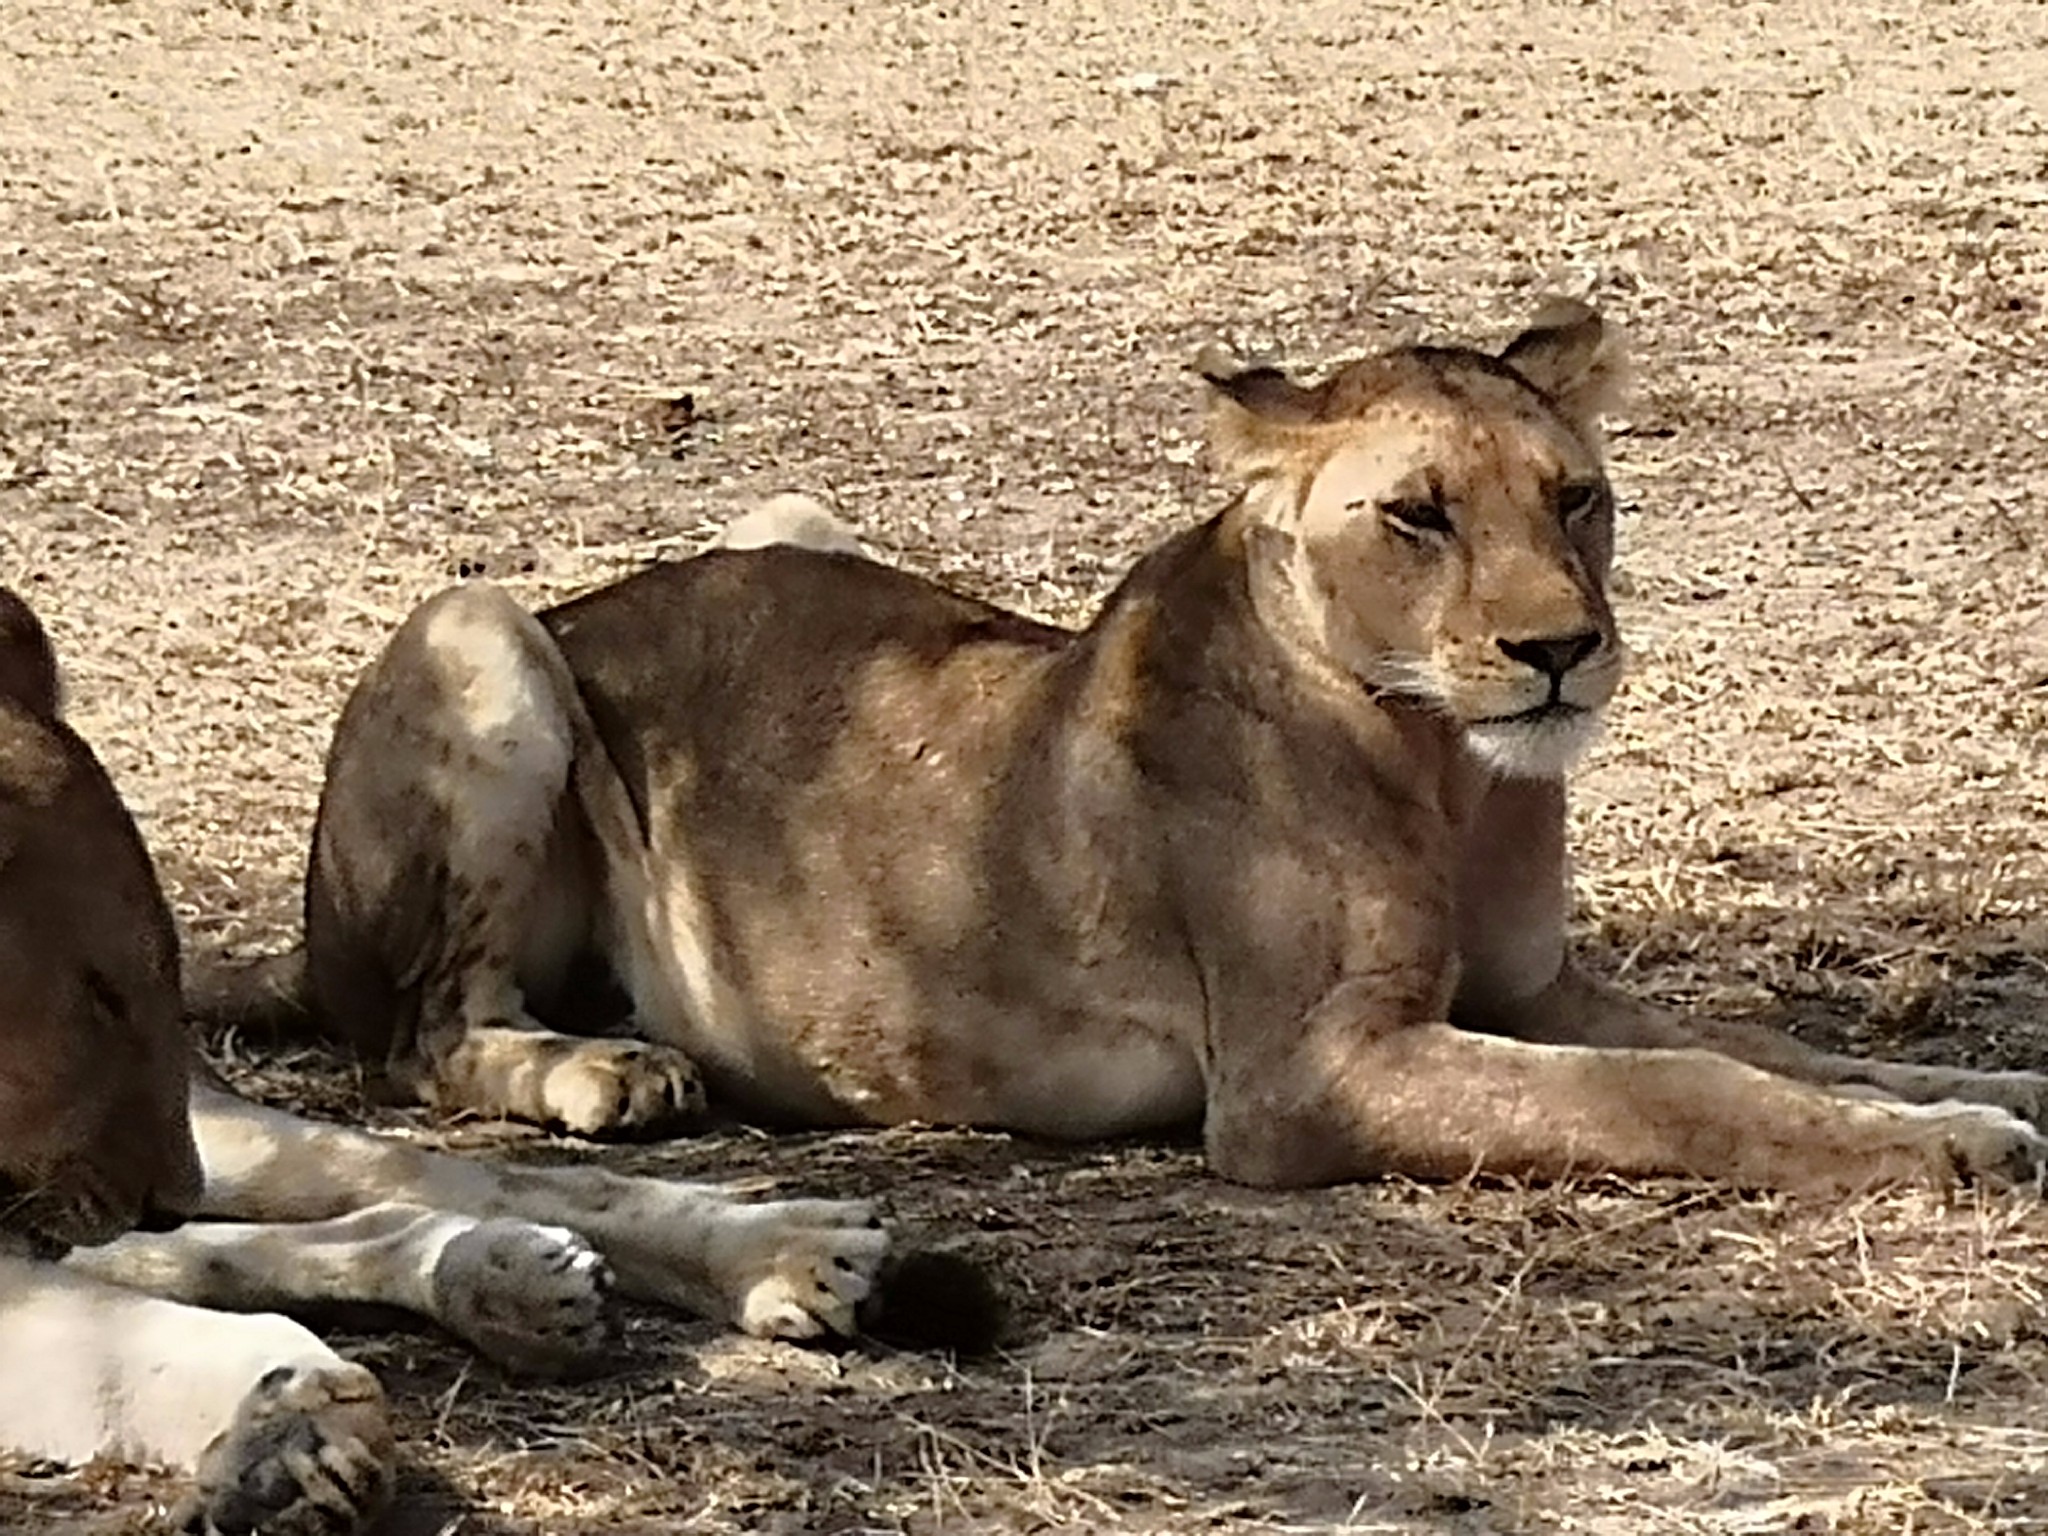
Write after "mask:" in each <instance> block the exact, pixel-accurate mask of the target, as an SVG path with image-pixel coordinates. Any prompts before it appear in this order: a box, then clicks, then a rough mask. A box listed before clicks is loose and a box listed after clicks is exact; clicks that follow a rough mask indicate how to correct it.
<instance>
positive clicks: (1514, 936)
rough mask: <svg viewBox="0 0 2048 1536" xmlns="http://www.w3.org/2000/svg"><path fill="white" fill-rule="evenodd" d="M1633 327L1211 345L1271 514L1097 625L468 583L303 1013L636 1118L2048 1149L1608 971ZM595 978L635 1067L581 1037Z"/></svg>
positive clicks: (1790, 1159) (1334, 1145)
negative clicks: (1606, 905) (550, 599)
mask: <svg viewBox="0 0 2048 1536" xmlns="http://www.w3.org/2000/svg"><path fill="white" fill-rule="evenodd" d="M1616 354H1617V347H1616V344H1615V340H1614V338H1613V336H1612V335H1611V334H1610V332H1609V331H1608V329H1607V328H1606V327H1605V326H1604V325H1603V323H1602V321H1601V319H1600V318H1599V317H1598V316H1597V315H1596V314H1594V313H1592V312H1591V311H1589V310H1584V309H1567V310H1565V311H1561V312H1559V313H1557V314H1554V315H1552V316H1550V317H1548V318H1545V319H1543V320H1541V321H1540V322H1539V323H1538V324H1537V325H1536V326H1535V327H1534V328H1532V329H1530V330H1529V331H1527V332H1526V333H1524V334H1522V335H1520V336H1518V337H1517V338H1515V340H1514V341H1513V342H1511V343H1510V344H1509V345H1508V346H1507V347H1506V348H1505V350H1503V351H1502V352H1501V353H1500V354H1499V355H1497V356H1495V355H1489V354H1486V353H1483V352H1479V351H1472V350H1466V349H1462V348H1440V347H1406V348H1401V349H1399V350H1395V351H1392V352H1389V353H1386V354H1385V355H1383V356H1378V357H1373V358H1369V359H1367V360H1365V361H1362V362H1357V363H1354V364H1352V365H1350V366H1348V367H1345V368H1342V369H1339V370H1338V371H1336V372H1334V373H1333V374H1331V375H1330V376H1329V377H1328V378H1326V379H1324V380H1323V381H1322V382H1321V383H1319V384H1315V385H1303V384H1298V383H1296V382H1294V381H1292V380H1290V379H1289V378H1287V377H1286V376H1285V375H1283V374H1282V373H1280V372H1278V371H1276V370H1272V369H1267V368H1252V369H1226V368H1220V367H1219V368H1213V369H1211V370H1210V379H1209V382H1210V384H1211V385H1212V386H1213V390H1214V423H1213V437H1214V449H1215V455H1216V458H1217V459H1218V461H1219V462H1220V464H1221V466H1222V468H1223V469H1224V470H1225V471H1226V472H1227V473H1228V474H1229V475H1230V476H1231V477H1232V478H1234V479H1235V480H1236V481H1237V482H1238V483H1239V484H1240V485H1241V487H1242V492H1241V494H1240V495H1239V496H1238V497H1237V499H1236V500H1235V501H1234V502H1233V503H1231V504H1230V505H1229V506H1228V507H1227V508H1226V509H1225V510H1224V511H1222V512H1221V513H1220V514H1218V515H1217V516H1215V517H1213V518H1212V519H1210V520H1209V521H1208V522H1205V523H1203V524H1202V525H1201V526H1199V527H1196V528H1191V529H1189V530H1187V531H1185V532H1183V533H1180V534H1177V535H1176V536H1174V537H1173V538H1171V539H1169V540H1167V541H1166V542H1165V543H1164V544H1162V545H1161V546H1160V547H1159V548H1157V549H1155V550H1154V551H1153V552H1152V553H1151V554H1149V555H1148V556H1147V557H1146V558H1145V559H1143V560H1142V561H1141V562H1140V563H1139V564H1138V565H1137V567H1136V568H1135V569H1134V570H1133V571H1132V572H1131V573H1130V575H1129V576H1128V577H1127V578H1126V579H1125V581H1124V582H1123V583H1122V585H1121V586H1120V587H1118V588H1117V590H1116V591H1115V592H1114V594H1113V595H1111V597H1110V598H1109V599H1108V601H1107V602H1106V603H1105V604H1104V605H1103V607H1102V609H1101V611H1100V613H1099V614H1098V615H1097V616H1096V618H1095V620H1094V622H1092V623H1091V624H1089V625H1088V627H1087V628H1085V629H1083V630H1081V631H1079V632H1072V633H1070V632H1068V631H1066V630H1064V629H1058V628H1053V627H1050V626H1048V625H1045V624H1040V623H1035V622H1033V621H1031V620H1029V619H1025V618H1020V617H1018V616H1016V615H1014V614H1011V613H1007V612H1004V611H1003V610H1001V609H999V608H995V607H991V606H990V605H988V604H986V603H982V602H977V601H974V600H971V599H969V598H966V597H962V596H958V595H956V594H954V593H952V592H949V591H946V590H943V589H941V588H939V587H936V586H934V585H932V584H930V583H928V582H925V581H922V580H919V579H917V578H915V577H913V576H909V575H906V574H903V573H901V572H899V571H896V570H892V569H889V568H887V567H885V566H883V565H880V564H877V563H873V562H870V561H868V560H865V559H862V558H860V557H858V556H857V555H854V554H849V553H846V552H845V551H844V550H843V549H842V550H838V551H832V552H820V551H816V550H811V549H805V548H797V547H790V546H787V545H784V546H779V547H766V548H757V549H752V550H747V551H737V550H731V549H721V550H714V551H712V552H710V553H707V554H705V555H703V556H700V557H699V558H696V559H692V560H686V561H683V562H680V563H672V564H662V565H656V566H654V567H652V568H650V569H648V570H646V571H643V572H641V573H640V574H638V575H635V576H633V577H630V578H628V579H626V580H623V581H620V582H618V583H616V584H614V585H611V586H607V587H605V588H602V589H601V590H598V591H595V592H592V593H590V594H589V595H587V596H584V597H581V598H578V599H576V600H575V601H572V602H568V603H565V604H563V605H562V606H560V607H556V608H552V609H549V610H547V611H546V612H543V613H541V614H539V615H538V616H535V615H532V614H529V613H528V612H526V611H524V610H523V609H522V608H521V607H519V606H518V605H517V604H516V603H515V602H513V601H512V600H511V599H510V598H509V597H507V596H506V595H505V594H504V593H503V592H501V591H499V590H496V589H494V588H492V587H489V586H486V585H481V584H471V585H468V586H464V587H461V588H459V589H456V590H452V591H448V592H445V593H442V594H441V595H439V596H437V597H434V598H432V599H430V600H429V601H427V602H426V603H425V604H423V605H422V606H421V607H420V608H419V609H418V610H417V611H416V612H415V613H414V614H413V615H412V616H411V617H410V618H409V619H408V620H407V621H406V623H405V624H404V625H403V627H401V628H400V629H399V631H398V632H397V634H396V636H395V637H394V638H393V640H392V641H391V643H390V645H389V648H388V649H387V650H386V651H385V653H384V654H383V656H382V657H381V658H380V659H379V660H378V661H377V662H375V664H374V665H373V666H372V667H371V668H370V669H369V671H368V672H367V674H366V675H365V676H364V678H363V679H362V681H361V683H360V684H359V686H358V687H357V688H356V690H355V692H354V693H353V695H352V696H351V697H350V699H349V701H348V703H347V706H346V708H345V709H344V710H343V712H342V716H341V720H340V724H339V727H338V729H337V732H336V735H335V739H334V743H333V748H332V752H331V755H330V758H329V761H328V769H327V779H326V786H325V791H324V794H323V797H322V800H321V806H320V812H319V818H318V824H317V828H316V831H315V835H314V842H313V849H312V856H311V867H310V871H309V875H308V880H307V887H306V935H305V937H306V950H305V963H306V967H307V972H306V980H307V986H306V993H307V996H308V998H309V1000H310V1001H311V1003H312V1005H313V1007H314V1009H315V1010H316V1012H317V1013H318V1015H319V1016H320V1018H321V1019H322V1020H324V1022H325V1023H326V1024H327V1025H328V1026H329V1027H330V1028H331V1029H332V1030H333V1031H335V1032H337V1033H338V1034H340V1035H341V1036H343V1037H345V1038H347V1039H349V1040H351V1041H353V1042H354V1043H355V1044H356V1045H357V1046H358V1047H359V1048H360V1049H361V1050H362V1051H363V1052H364V1053H365V1054H366V1055H368V1056H369V1057H370V1058H371V1059H372V1060H374V1061H376V1062H378V1063H380V1064H381V1065H382V1066H383V1067H384V1068H386V1069H387V1071H388V1074H389V1076H390V1077H391V1079H392V1080H393V1081H394V1082H395V1083H397V1084H399V1085H400V1086H401V1087H402V1088H404V1089H407V1090H409V1091H411V1092H413V1093H416V1094H417V1095H419V1096H421V1097H422V1098H425V1099H427V1100H430V1101H432V1102H435V1103H438V1104H443V1105H446V1106H449V1107H459V1108H462V1109H467V1110H477V1111H482V1112H485V1113H489V1114H504V1115H515V1116H530V1117H533V1118H535V1119H538V1120H543V1121H553V1122H558V1123H562V1124H566V1125H568V1126H570V1127H573V1128H575V1129H577V1130H581V1131H589V1132H604V1131H613V1130H632V1129H647V1128H650V1127H657V1126H663V1125H668V1124H673V1123H676V1122H678V1121H680V1120H682V1119H684V1118H686V1117H687V1116H688V1115H690V1114H691V1113H693V1112H694V1111H695V1108H696V1106H697V1103H698V1088H697V1070H698V1069H699V1068H701V1069H702V1072H703V1074H704V1076H705V1077H706V1078H707V1079H708V1080H709V1084H710V1087H711V1089H712V1091H713V1092H714V1093H716V1094H719V1095H722V1096H724V1097H725V1098H726V1099H727V1100H729V1101H730V1102H732V1103H733V1104H735V1105H737V1106H739V1107H740V1108H742V1109H744V1110H748V1111H751V1112H755V1113H758V1114H761V1115H765V1116H768V1117H771V1118H773V1119H777V1120H782V1121H797V1122H802V1123H807V1124H814V1125H824V1124H848V1123H889V1122H896V1121H905V1120H925V1121H940V1122H953V1123H966V1124H975V1125H986V1126H1002V1127H1011V1128H1014V1129H1017V1130H1020V1131H1025V1132H1031V1133H1035V1134H1039V1135H1044V1136H1051V1137H1070V1138H1092V1137H1101V1136H1109V1135H1116V1134H1123V1133H1129V1132H1136V1131H1143V1130H1147V1129H1150V1128H1155V1127H1167V1126H1174V1125H1180V1124H1184V1123H1185V1124H1192V1123H1195V1122H1199V1123H1200V1125H1201V1127H1202V1132H1203V1135H1204V1138H1205V1142H1206V1147H1207V1152H1208V1156H1209V1159H1210V1162H1211V1164H1212V1166H1213V1167H1214V1168H1215V1169H1216V1170H1217V1171H1218V1172H1219V1173H1221V1174H1223V1175H1225V1176H1227V1177H1229V1178H1232V1179H1237V1180H1243V1181H1247V1182H1250V1183H1254V1184H1261V1185H1312V1184H1320V1183H1324V1182H1328V1181H1334V1180H1343V1179H1351V1178H1358V1177H1362V1176H1367V1175H1372V1174H1377V1173H1382V1172H1399V1173H1405V1174H1413V1175H1421V1176H1430V1177H1437V1176H1455V1175H1462V1174H1465V1173H1468V1172H1471V1171H1475V1170H1485V1171H1494V1172H1499V1173H1506V1174H1517V1175H1555V1174H1560V1173H1563V1172H1564V1171H1566V1170H1568V1169H1607V1170H1616V1171H1621V1172H1628V1173H1645V1174H1647V1173H1665V1172H1673V1173H1686V1174H1695V1175H1705V1176H1710V1177H1715V1178H1720V1179H1726V1180H1732V1181H1738V1182H1740V1183H1743V1184H1748V1185H1775V1186H1844V1185H1861V1184H1866V1183H1872V1182H1881V1181H1888V1180H1909V1179H1931V1180H1949V1179H1953V1178H1955V1177H1956V1176H1958V1175H1963V1176H1970V1177H1975V1176H1985V1177H1990V1178H1994V1179H2001V1180H2021V1179H2026V1178H2029V1177H2032V1176H2033V1175H2035V1174H2036V1173H2037V1172H2038V1171H2039V1170H2040V1168H2041V1166H2042V1163H2043V1157H2044V1147H2048V1144H2044V1141H2043V1138H2042V1137H2041V1136H2040V1135H2038V1134H2037V1133H2036V1132H2035V1130H2034V1129H2033V1128H2032V1127H2031V1126H2030V1125H2028V1124H2027V1123H2025V1121H2024V1120H2023V1119H2022V1118H2021V1116H2022V1115H2025V1116H2033V1115H2035V1114H2038V1113H2039V1111H2040V1110H2041V1107H2042V1106H2043V1104H2044V1103H2048V1093H2044V1089H2048V1081H2044V1079H2042V1078H2038V1077H2034V1076H2028V1075H2021V1074H1996V1075H1994V1074H1980V1073H1972V1072H1965V1071H1957V1070H1948V1069H1933V1068H1923V1067H1908V1066H1897V1065H1886V1064H1880V1063H1874V1062H1862V1061H1853V1060H1848V1059H1845V1058H1841V1057H1836V1056H1830V1055H1823V1054H1820V1053H1818V1052H1816V1051H1812V1050H1809V1049H1806V1048H1803V1047H1801V1046H1799V1045H1797V1044H1796V1043H1794V1042H1793V1041H1792V1040H1790V1039H1789V1038H1785V1037H1781V1036H1778V1035H1775V1034H1770V1033H1766V1032H1762V1031H1745V1030H1738V1029H1730V1028H1711V1027H1708V1026H1699V1027H1687V1026H1685V1025H1681V1024H1680V1023H1678V1022H1677V1021H1675V1020H1673V1019H1670V1018H1667V1017H1664V1016H1662V1015H1659V1014H1657V1013H1654V1012H1652V1011H1650V1010H1647V1009H1645V1008H1642V1007H1640V1006H1638V1005H1635V1004H1633V1003H1630V1002H1628V1001H1627V1000H1625V999H1623V998H1621V997H1619V996H1617V995H1615V994H1613V993H1611V992H1608V991H1607V990H1605V989H1603V988H1601V987H1599V986H1597V985H1595V984H1594V983H1592V982H1591V981H1589V980H1587V979H1586V978H1585V977H1584V976H1582V975H1581V973H1580V972H1579V971H1578V970H1577V969H1576V968H1574V966H1573V965H1572V964H1571V963H1570V962H1569V960H1568V959H1567V957H1566V954H1565V943H1564V923H1565V916H1566V905H1567V890H1566V876H1565V849H1564V824H1565V815H1564V810H1565V802H1564V788H1563V775H1564V773H1565V771H1566V769H1567V768H1568V766H1569V765H1570V764H1571V763H1572V762H1573V760H1574V759H1575V758H1576V757H1577V756H1578V755H1579V754H1580V752H1581V751H1582V750H1583V749H1584V748H1585V746H1586V744H1587V743H1588V742H1589V741H1590V740H1591V739H1592V737H1593V734H1594V732H1595V729H1596V727H1597V724H1598V722H1599V719H1600V715H1601V711H1602V710H1603V709H1604V708H1605V706H1606V705H1607V703H1608V701H1609V699H1610V697H1611V696H1612V695H1613V693H1614V690H1615V686H1616V683H1617V681H1618V679H1619V678H1620V675H1621V670H1622V650H1621V646H1620V644H1619V642H1618V640H1617V638H1616V634H1615V623H1614V616H1613V614H1612V612H1611V611H1610V608H1609V605H1608V600H1607V593H1606V585H1605V584H1606V577H1607V570H1608V564H1609V558H1610V554H1611V551H1612V547H1613V539H1614V503H1613V498H1612V496H1611V494H1610V492H1609V488H1608V482H1607V478H1606V475H1605V473H1604V470H1603V464H1602V452H1601V443H1600V437H1599V431H1598V425H1597V422H1598V417H1599V415H1600V412H1601V409H1602V407H1603V403H1604V402H1605V401H1606V399H1607V397H1608V395H1609V394H1610V392H1611V390H1612V389H1613V387H1614V384H1615V380H1616V373H1617V368H1618V358H1617V355H1616ZM746 542H758V540H755V539H751V538H750V539H749V540H747V541H746ZM591 956H595V957H596V958H598V959H599V960H601V961H602V963H603V966H604V968H605V969H608V970H609V972H610V973H611V975H612V976H613V977H615V978H616V980H617V982H618V983H619V984H620V986H621V987H622V988H623V991H624V993H625V994H626V996H627V997H628V998H629V999H630V1005H631V1012H632V1029H633V1032H634V1033H635V1034H636V1035H638V1036H639V1037H640V1040H639V1041H632V1040H619V1039H601V1040H582V1039H576V1038H571V1037H570V1036H568V1035H566V1034H562V1033H556V1032H553V1031H552V1030H551V1029H550V1028H549V1027H548V1026H549V1025H550V1024H558V1023H560V1022H561V1020H562V1017H563V1016H564V1015H565V1014H566V1013H573V1012H574V1011H576V1008H577V1005H579V1004H580V1003H581V1002H582V1001H583V999H582V997H581V996H580V995H578V993H579V988H578V985H577V983H576V982H575V981H574V980H573V978H575V977H577V976H579V975H583V974H587V972H586V970H585V968H583V967H582V966H580V965H579V963H578V962H579V960H581V959H587V958H589V957H591ZM1845 1088H1850V1089H1853V1090H1854V1091H1850V1092H1843V1091H1837V1090H1839V1089H1845Z"/></svg>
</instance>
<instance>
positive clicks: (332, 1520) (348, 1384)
mask: <svg viewBox="0 0 2048 1536" xmlns="http://www.w3.org/2000/svg"><path fill="white" fill-rule="evenodd" d="M396 1454H397V1452H396V1447H395V1445H394V1444H393V1441H392V1438H391V1427H390V1424H389V1423H388V1421H387V1420H386V1418H385V1414H384V1390H383V1388H381V1387H380V1386H378V1385H377V1378H376V1377H374V1376H372V1375H371V1374H370V1373H369V1372H368V1371H366V1370H364V1369H363V1368H362V1367H361V1366H359V1365H347V1364H343V1363H341V1362H339V1361H337V1362H335V1363H333V1364H331V1365H320V1366H300V1365H282V1366H279V1367H278V1368H277V1369H275V1370H273V1371H270V1372H268V1373H267V1374H266V1375H265V1376H264V1377H263V1379H262V1380H260V1381H258V1382H257V1383H256V1385H255V1386H254V1387H252V1388H251V1389H250V1391H249V1395H248V1396H247V1397H246V1398H244V1399H243V1400H242V1406H241V1407H240V1409H238V1410H237V1411H236V1414H235V1422H234V1423H233V1424H232V1425H230V1426H229V1427H228V1429H227V1430H226V1431H225V1432H223V1433H222V1434H221V1435H220V1437H219V1438H218V1439H216V1440H215V1441H214V1442H213V1443H212V1444H211V1445H209V1446H208V1447H207V1448H206V1451H205V1453H204V1455H202V1456H201V1458H200V1462H199V1480H198V1487H197V1489H196V1490H195V1492H194V1493H193V1496H192V1498H191V1499H190V1501H189V1502H188V1504H187V1506H186V1508H185V1509H184V1510H183V1511H181V1515H180V1524H179V1529H180V1530H182V1531H186V1532H191V1533H204V1536H255V1533H257V1532H261V1533H262V1536H353V1533H355V1532H358V1531H361V1530H362V1529H364V1528H365V1527H366V1526H368V1525H369V1524H370V1523H371V1522H372V1521H373V1520H375V1519H376V1517H377V1516H378V1515H379V1514H381V1513H382V1512H383V1510H384V1507H385V1505H387V1504H388V1503H389V1502H390V1500H391V1484H392V1464H393V1461H394V1458H395V1456H396Z"/></svg>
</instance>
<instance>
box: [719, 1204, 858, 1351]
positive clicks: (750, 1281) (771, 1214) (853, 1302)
mask: <svg viewBox="0 0 2048 1536" xmlns="http://www.w3.org/2000/svg"><path fill="white" fill-rule="evenodd" d="M735 1214H736V1216H737V1218H738V1220H737V1224H736V1227H735V1229H734V1230H733V1231H732V1232H730V1233H729V1234H728V1235H727V1239H726V1243H727V1245H728V1246H727V1247H726V1251H725V1252H724V1253H723V1254H721V1255H720V1258H721V1264H720V1269H721V1271H722V1273H723V1275H724V1277H725V1280H726V1294H727V1295H728V1296H729V1297H731V1298H732V1305H733V1318H734V1321H735V1322H737V1323H738V1324H739V1326H740V1327H741V1328H742V1329H743V1330H745V1331H746V1332H747V1333H750V1334H753V1335H754V1336H755V1337H756V1338H762V1339H815V1338H818V1337H820V1336H822V1335H825V1334H837V1335H840V1336H842V1337H846V1336H851V1335H852V1333H853V1332H854V1330H855V1327H856V1324H855V1321H854V1313H855V1310H856V1309H857V1308H858V1307H859V1306H860V1304H861V1302H863V1301H864V1300H866V1299H867V1296H868V1293H869V1292H870V1291H872V1290H873V1289H874V1288H875V1277H876V1274H877V1273H878V1272H879V1271H880V1269H881V1267H882V1260H883V1259H884V1257H886V1256H887V1254H888V1251H889V1236H888V1234H887V1233H886V1232H884V1231H883V1230H882V1227H881V1223H880V1222H879V1221H878V1220H877V1219H876V1217H875V1212H874V1207H873V1206H871V1205H869V1204H868V1203H867V1202H866V1201H861V1200H776V1201H769V1202H766V1203H764V1204H761V1205H750V1206H743V1207H741V1208H740V1209H739V1210H738V1211H737V1212H736V1213H735Z"/></svg>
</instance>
